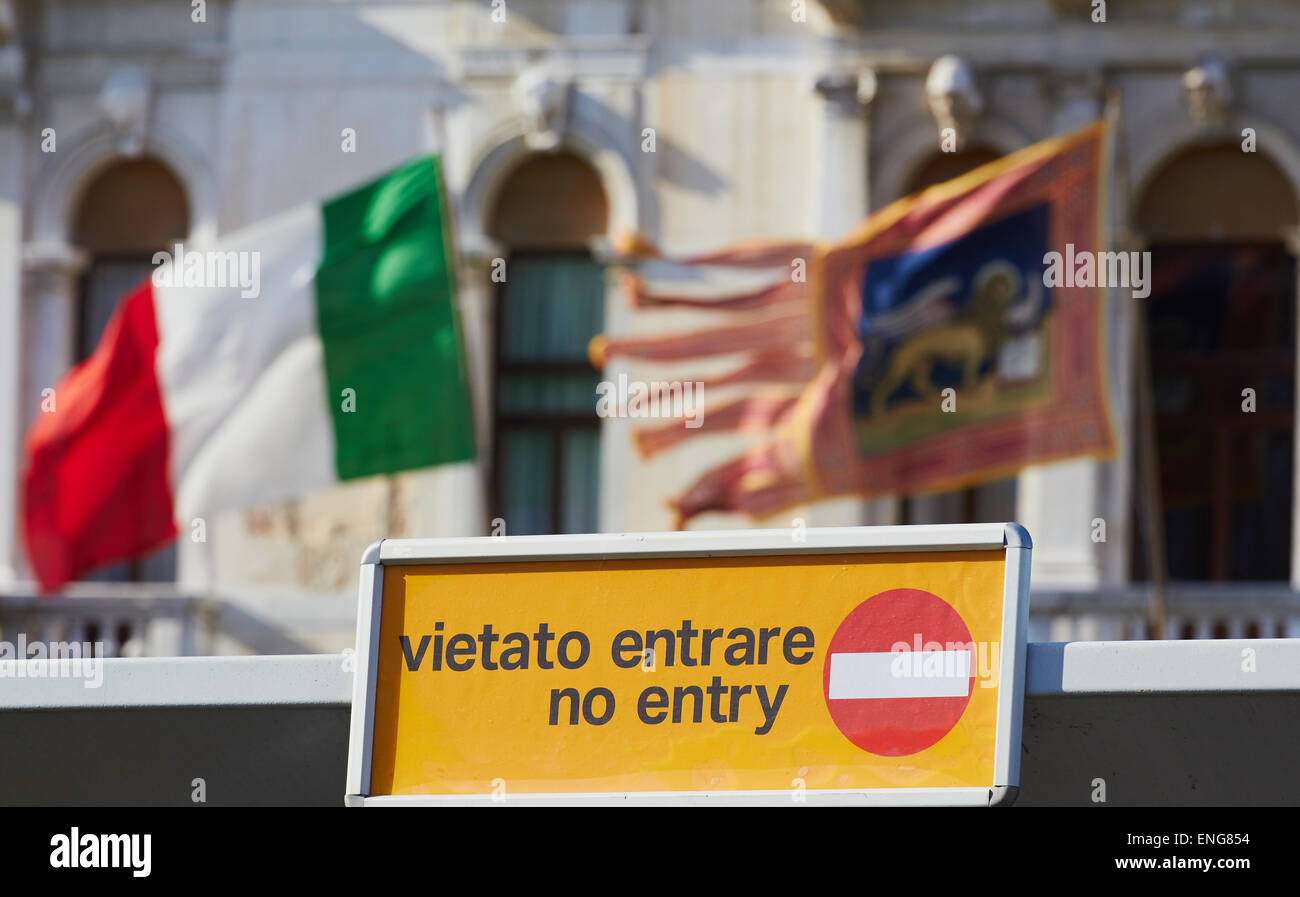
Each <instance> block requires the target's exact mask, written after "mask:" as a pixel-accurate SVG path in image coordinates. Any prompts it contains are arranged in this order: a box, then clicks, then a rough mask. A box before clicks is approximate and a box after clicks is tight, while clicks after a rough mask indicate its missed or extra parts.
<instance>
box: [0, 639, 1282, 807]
mask: <svg viewBox="0 0 1300 897" xmlns="http://www.w3.org/2000/svg"><path fill="white" fill-rule="evenodd" d="M351 661H352V658H351V657H350V656H349V655H346V654H342V655H335V654H315V655H286V656H275V657H185V658H120V659H117V658H111V659H108V660H103V661H97V663H100V664H102V666H101V667H95V666H94V665H93V664H92V665H85V664H83V665H82V666H81V667H79V668H77V669H76V670H75V671H74V670H73V669H71V668H68V669H64V670H60V671H59V675H48V674H49V673H50V672H52V671H51V670H48V669H47V670H45V672H46V673H47V675H45V676H39V677H33V676H30V675H29V676H24V677H17V676H15V677H12V678H9V677H5V678H0V805H3V806H33V805H57V806H76V805H88V806H92V805H168V804H170V805H187V804H193V803H195V802H196V801H195V796H196V795H197V794H199V793H201V794H202V796H203V797H204V802H206V803H209V804H221V805H229V804H243V805H282V804H290V805H303V804H308V805H321V806H341V805H342V800H343V786H344V775H345V768H346V764H347V738H348V718H349V713H350V706H349V705H350V701H351V694H352V672H351V670H352V662H351ZM28 672H31V670H29V671H28ZM74 672H75V674H74ZM1027 672H1028V676H1027V683H1028V684H1027V690H1026V691H1027V693H1026V698H1025V728H1024V739H1023V750H1022V760H1021V786H1020V794H1019V798H1018V799H1017V801H1016V803H1017V805H1022V806H1023V805H1043V804H1072V805H1080V804H1097V803H1101V802H1103V801H1102V800H1101V798H1104V802H1105V803H1107V804H1112V805H1149V806H1167V805H1175V806H1191V805H1225V804H1231V805H1247V806H1251V805H1300V779H1297V777H1296V776H1295V775H1294V745H1295V744H1296V743H1297V740H1298V739H1300V640H1290V639H1240V640H1238V639H1227V640H1199V641H1185V642H1178V641H1168V642H1070V643H1036V644H1031V645H1030V646H1029V652H1028V671H1027ZM200 783H201V787H200Z"/></svg>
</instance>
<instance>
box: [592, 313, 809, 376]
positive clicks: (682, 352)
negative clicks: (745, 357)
mask: <svg viewBox="0 0 1300 897" xmlns="http://www.w3.org/2000/svg"><path fill="white" fill-rule="evenodd" d="M811 333H812V318H811V316H810V315H808V314H807V312H805V311H799V312H796V313H794V314H784V315H778V316H775V317H770V318H767V319H765V320H762V321H756V322H754V323H750V324H735V325H732V326H730V327H717V328H713V329H710V330H692V331H689V332H686V333H674V334H670V335H668V336H641V337H612V338H611V337H607V336H604V335H603V334H602V335H598V336H595V337H592V339H591V342H590V343H589V344H588V346H587V354H588V356H589V357H590V359H591V363H592V365H593V366H595V367H597V368H603V367H605V364H606V363H607V362H608V361H609V359H611V358H614V357H624V358H641V359H648V360H653V361H680V360H684V359H692V358H708V357H711V356H715V355H730V354H732V353H735V352H745V351H749V350H775V349H779V348H781V347H783V346H789V345H790V344H791V343H797V342H801V341H803V340H806V339H808V338H809V337H810V336H811Z"/></svg>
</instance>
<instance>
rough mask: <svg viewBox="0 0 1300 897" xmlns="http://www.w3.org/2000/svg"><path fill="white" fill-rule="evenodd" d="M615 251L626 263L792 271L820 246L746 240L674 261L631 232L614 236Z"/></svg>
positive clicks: (620, 232)
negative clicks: (778, 268)
mask: <svg viewBox="0 0 1300 897" xmlns="http://www.w3.org/2000/svg"><path fill="white" fill-rule="evenodd" d="M613 250H614V254H615V256H616V257H618V258H620V259H624V260H627V261H636V260H644V259H660V260H662V261H666V262H672V263H674V264H679V265H716V266H719V267H728V268H776V267H787V268H788V267H790V266H791V264H793V263H794V262H795V261H796V260H800V259H802V260H803V261H804V262H805V263H806V262H807V261H808V260H809V259H810V258H811V257H812V256H813V254H814V253H815V252H816V251H817V244H816V243H814V242H810V241H808V240H746V241H744V242H742V243H736V244H734V245H732V246H729V247H727V248H725V249H719V250H716V251H714V252H705V253H701V254H699V255H690V256H681V257H671V256H666V255H664V254H663V252H661V251H660V249H659V247H657V246H655V244H654V243H652V242H650V241H649V240H647V239H646V238H645V237H643V236H642V235H640V234H638V233H636V232H634V231H628V230H619V231H617V232H615V234H614V239H613Z"/></svg>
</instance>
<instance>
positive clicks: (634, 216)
mask: <svg viewBox="0 0 1300 897" xmlns="http://www.w3.org/2000/svg"><path fill="white" fill-rule="evenodd" d="M557 151H560V152H568V153H571V154H572V155H574V156H577V157H578V158H580V159H582V160H583V161H585V162H586V163H588V164H589V165H590V166H591V167H592V168H593V169H594V170H595V171H596V173H597V175H598V176H599V178H600V182H601V187H602V188H603V190H604V191H605V196H606V198H607V201H608V204H609V211H608V222H609V229H610V230H609V233H608V234H606V236H607V237H609V236H612V234H613V231H614V230H615V229H618V228H623V229H627V230H637V229H638V226H639V223H640V214H639V210H640V206H641V202H640V198H639V196H638V190H637V184H636V180H635V179H634V178H633V176H632V170H631V167H630V166H629V165H628V164H627V160H626V159H625V158H624V157H623V155H622V154H621V153H620V152H619V151H618V150H616V149H614V147H613V145H612V143H610V142H607V141H604V140H602V139H598V138H592V137H591V136H588V135H586V134H583V133H581V132H578V131H574V132H569V133H566V134H565V135H564V138H563V140H562V141H561V143H560V145H559V146H558V147H557ZM537 152H538V151H537V150H534V149H532V148H530V147H529V146H528V145H527V143H526V141H525V136H524V132H523V130H522V129H520V128H515V127H512V128H509V129H508V130H505V131H504V132H502V131H498V132H497V133H496V134H494V135H489V137H488V138H487V139H486V140H485V141H484V142H483V144H482V148H481V149H480V150H479V151H478V152H477V153H475V157H474V163H473V166H472V168H471V174H470V176H469V181H468V183H466V185H465V189H464V190H463V191H462V192H461V196H460V203H459V210H458V211H459V218H460V221H459V223H460V239H461V247H462V248H463V249H464V250H465V251H466V252H467V253H469V254H471V255H473V254H476V253H481V252H483V251H484V250H485V249H486V248H487V247H489V246H490V245H491V239H490V237H489V236H488V227H489V219H490V216H491V214H492V210H493V209H494V208H495V207H496V203H497V199H498V197H499V196H500V192H501V189H502V187H503V186H504V185H505V183H506V181H507V180H508V179H509V177H510V176H511V174H513V173H514V172H515V170H516V169H517V168H518V167H519V166H520V165H521V164H523V163H524V162H525V161H526V160H527V159H528V158H529V157H531V156H533V155H535V154H536V153H537Z"/></svg>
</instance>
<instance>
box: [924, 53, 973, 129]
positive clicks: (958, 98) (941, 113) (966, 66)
mask: <svg viewBox="0 0 1300 897" xmlns="http://www.w3.org/2000/svg"><path fill="white" fill-rule="evenodd" d="M925 100H926V103H927V105H929V107H930V114H931V115H933V116H934V120H935V122H936V123H937V124H938V126H939V130H940V131H942V130H944V129H945V128H952V129H953V131H954V132H955V133H956V135H957V142H958V143H959V144H961V143H964V142H965V139H964V135H965V134H966V133H968V132H969V131H970V129H971V127H972V125H973V124H974V123H975V120H976V119H977V118H979V115H980V113H981V112H983V111H984V97H983V95H982V94H981V93H980V90H979V85H978V84H977V83H976V80H975V70H974V69H973V68H972V67H971V64H970V63H969V62H967V61H966V60H965V59H962V58H961V57H960V56H940V57H939V58H938V59H936V60H935V61H934V64H933V65H931V66H930V73H929V74H928V75H926V78H925Z"/></svg>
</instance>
